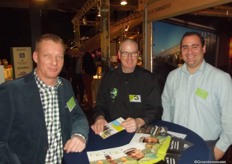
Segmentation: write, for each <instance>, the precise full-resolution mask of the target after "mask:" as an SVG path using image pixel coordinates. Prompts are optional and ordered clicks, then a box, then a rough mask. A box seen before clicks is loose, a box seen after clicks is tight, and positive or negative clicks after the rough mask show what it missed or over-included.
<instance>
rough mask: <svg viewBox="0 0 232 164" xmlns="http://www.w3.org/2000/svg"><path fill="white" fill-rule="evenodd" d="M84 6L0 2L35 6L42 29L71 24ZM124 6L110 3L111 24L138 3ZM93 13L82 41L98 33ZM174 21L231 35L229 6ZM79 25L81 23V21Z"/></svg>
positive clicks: (73, 0) (56, 0)
mask: <svg viewBox="0 0 232 164" xmlns="http://www.w3.org/2000/svg"><path fill="white" fill-rule="evenodd" d="M88 1H89V0H88ZM96 1H97V0H92V1H90V2H91V3H95V2H96ZM86 2H87V0H0V7H10V8H24V9H25V8H30V6H31V5H34V6H38V7H39V8H40V9H41V16H42V18H43V20H44V24H45V25H46V24H49V23H50V24H51V23H58V24H59V23H60V24H59V25H60V26H62V25H61V23H62V22H58V21H56V20H57V19H56V18H57V17H64V19H69V20H66V21H68V22H69V21H70V22H71V21H72V19H73V18H74V16H75V15H76V14H78V12H79V11H80V10H81V9H83V5H85V4H86ZM127 2H128V4H127V5H126V6H121V5H120V4H119V3H120V1H119V0H110V20H111V23H112V22H116V21H118V20H120V19H123V18H125V17H128V16H129V15H131V14H133V13H135V12H136V11H137V9H138V0H127ZM90 6H91V4H90ZM97 12H98V9H97V5H93V6H92V7H91V9H90V10H88V11H87V12H86V13H85V14H84V16H83V17H82V18H85V19H86V21H87V25H83V24H82V26H81V36H82V37H86V36H87V37H91V36H92V35H94V34H95V33H96V32H98V29H97V27H96V26H95V24H96V23H97V22H98V24H99V17H97V16H96V15H97ZM82 18H81V19H82ZM175 18H177V19H180V20H183V21H184V22H193V23H197V24H202V25H204V26H207V27H212V28H215V29H216V30H217V31H218V32H228V33H232V28H231V27H232V3H228V4H224V5H220V6H216V7H212V8H209V9H205V10H201V11H196V12H194V13H188V14H184V15H180V16H177V17H175ZM53 21H54V22H53ZM55 21H56V22H55ZM80 22H81V23H82V21H80ZM70 24H71V23H70ZM53 26H57V25H53ZM46 28H49V27H46Z"/></svg>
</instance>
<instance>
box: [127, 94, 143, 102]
mask: <svg viewBox="0 0 232 164" xmlns="http://www.w3.org/2000/svg"><path fill="white" fill-rule="evenodd" d="M129 100H130V102H141V96H140V95H129Z"/></svg>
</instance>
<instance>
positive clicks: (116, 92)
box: [110, 88, 118, 99]
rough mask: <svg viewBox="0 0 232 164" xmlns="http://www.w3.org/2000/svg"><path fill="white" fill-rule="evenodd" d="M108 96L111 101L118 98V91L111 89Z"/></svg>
mask: <svg viewBox="0 0 232 164" xmlns="http://www.w3.org/2000/svg"><path fill="white" fill-rule="evenodd" d="M110 96H111V99H115V98H116V97H117V96H118V89H117V88H112V90H111V91H110Z"/></svg>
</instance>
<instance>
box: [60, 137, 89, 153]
mask: <svg viewBox="0 0 232 164" xmlns="http://www.w3.org/2000/svg"><path fill="white" fill-rule="evenodd" d="M85 146H86V141H85V140H84V139H83V138H82V137H80V136H77V135H73V136H72V138H71V139H70V140H68V141H67V142H66V144H65V145H64V150H65V151H66V153H70V152H82V151H83V150H84V149H85Z"/></svg>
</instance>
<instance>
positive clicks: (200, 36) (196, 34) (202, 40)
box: [180, 31, 205, 47]
mask: <svg viewBox="0 0 232 164" xmlns="http://www.w3.org/2000/svg"><path fill="white" fill-rule="evenodd" d="M192 35H195V36H198V37H199V39H200V41H201V46H202V47H203V46H204V45H205V39H204V38H203V37H202V35H201V34H200V33H198V32H195V31H193V32H186V33H184V35H183V36H182V38H181V41H180V47H181V46H182V42H183V39H184V38H185V37H187V36H192Z"/></svg>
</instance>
